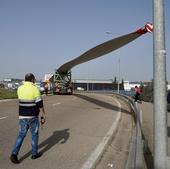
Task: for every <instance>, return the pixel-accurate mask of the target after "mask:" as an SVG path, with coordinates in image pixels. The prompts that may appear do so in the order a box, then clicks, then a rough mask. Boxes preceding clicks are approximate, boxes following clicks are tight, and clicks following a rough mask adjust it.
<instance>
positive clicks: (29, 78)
mask: <svg viewBox="0 0 170 169" xmlns="http://www.w3.org/2000/svg"><path fill="white" fill-rule="evenodd" d="M25 81H28V82H33V81H35V76H34V75H33V74H32V73H27V74H26V75H25Z"/></svg>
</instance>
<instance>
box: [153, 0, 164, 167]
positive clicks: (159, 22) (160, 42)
mask: <svg viewBox="0 0 170 169" xmlns="http://www.w3.org/2000/svg"><path fill="white" fill-rule="evenodd" d="M164 22H165V21H164V0H153V25H154V37H153V43H154V45H153V48H154V49H153V50H154V54H153V68H154V70H153V73H154V106H153V111H154V113H153V114H154V131H153V134H154V169H167V164H166V163H167V116H166V115H167V101H166V50H165V23H164Z"/></svg>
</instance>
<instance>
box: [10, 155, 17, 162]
mask: <svg viewBox="0 0 170 169" xmlns="http://www.w3.org/2000/svg"><path fill="white" fill-rule="evenodd" d="M10 160H11V161H12V162H13V163H15V164H19V160H18V157H17V155H15V154H12V155H11V157H10Z"/></svg>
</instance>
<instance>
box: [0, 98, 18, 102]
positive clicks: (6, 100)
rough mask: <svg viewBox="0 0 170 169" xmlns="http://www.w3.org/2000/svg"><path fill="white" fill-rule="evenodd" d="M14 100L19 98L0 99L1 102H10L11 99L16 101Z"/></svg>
mask: <svg viewBox="0 0 170 169" xmlns="http://www.w3.org/2000/svg"><path fill="white" fill-rule="evenodd" d="M14 100H18V99H3V100H0V103H1V102H9V101H14Z"/></svg>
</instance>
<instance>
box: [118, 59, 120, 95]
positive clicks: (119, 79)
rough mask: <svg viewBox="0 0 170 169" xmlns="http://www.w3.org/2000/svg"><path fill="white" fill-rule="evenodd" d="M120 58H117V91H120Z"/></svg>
mask: <svg viewBox="0 0 170 169" xmlns="http://www.w3.org/2000/svg"><path fill="white" fill-rule="evenodd" d="M119 88H120V58H119V60H118V83H117V93H118V94H119V93H120V89H119Z"/></svg>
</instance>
